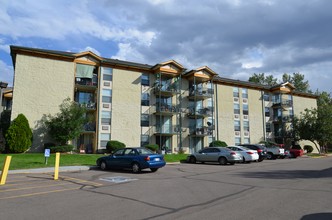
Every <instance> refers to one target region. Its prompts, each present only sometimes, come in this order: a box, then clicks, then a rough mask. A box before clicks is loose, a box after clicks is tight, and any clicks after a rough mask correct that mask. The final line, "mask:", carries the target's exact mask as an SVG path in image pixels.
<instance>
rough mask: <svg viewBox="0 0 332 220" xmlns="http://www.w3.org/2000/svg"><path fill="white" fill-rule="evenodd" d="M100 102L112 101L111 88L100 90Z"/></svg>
mask: <svg viewBox="0 0 332 220" xmlns="http://www.w3.org/2000/svg"><path fill="white" fill-rule="evenodd" d="M102 102H105V103H112V90H111V89H103V90H102Z"/></svg>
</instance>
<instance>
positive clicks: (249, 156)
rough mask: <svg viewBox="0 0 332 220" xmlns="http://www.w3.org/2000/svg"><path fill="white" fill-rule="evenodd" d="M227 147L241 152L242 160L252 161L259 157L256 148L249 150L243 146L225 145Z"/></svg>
mask: <svg viewBox="0 0 332 220" xmlns="http://www.w3.org/2000/svg"><path fill="white" fill-rule="evenodd" d="M227 148H228V149H231V150H233V151H235V152H236V153H239V154H241V156H242V162H243V163H245V162H249V163H250V162H252V161H257V160H258V159H259V155H258V153H257V150H251V149H249V148H246V147H243V146H227Z"/></svg>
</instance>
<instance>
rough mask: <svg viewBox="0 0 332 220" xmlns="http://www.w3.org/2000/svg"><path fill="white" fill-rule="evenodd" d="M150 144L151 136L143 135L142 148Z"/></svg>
mask: <svg viewBox="0 0 332 220" xmlns="http://www.w3.org/2000/svg"><path fill="white" fill-rule="evenodd" d="M148 144H149V135H145V134H142V135H141V147H144V146H146V145H148Z"/></svg>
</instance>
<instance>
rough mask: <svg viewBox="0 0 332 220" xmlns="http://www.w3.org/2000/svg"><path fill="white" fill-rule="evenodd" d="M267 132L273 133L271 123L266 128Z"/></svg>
mask: <svg viewBox="0 0 332 220" xmlns="http://www.w3.org/2000/svg"><path fill="white" fill-rule="evenodd" d="M265 131H266V132H271V123H268V122H267V123H266V128H265Z"/></svg>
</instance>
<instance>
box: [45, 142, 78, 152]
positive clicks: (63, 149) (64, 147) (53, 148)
mask: <svg viewBox="0 0 332 220" xmlns="http://www.w3.org/2000/svg"><path fill="white" fill-rule="evenodd" d="M49 149H50V150H51V153H56V152H59V153H67V152H70V151H72V150H73V149H74V146H73V145H69V144H68V145H62V146H49Z"/></svg>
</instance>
